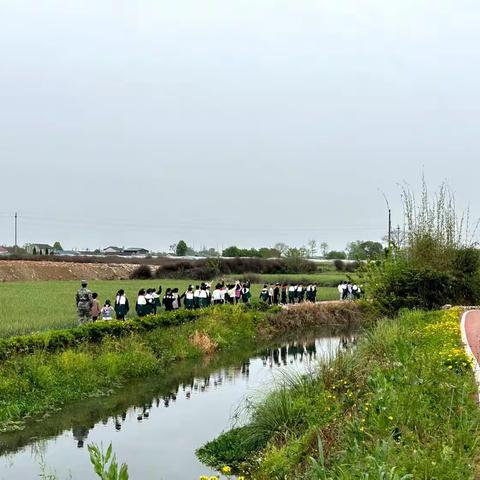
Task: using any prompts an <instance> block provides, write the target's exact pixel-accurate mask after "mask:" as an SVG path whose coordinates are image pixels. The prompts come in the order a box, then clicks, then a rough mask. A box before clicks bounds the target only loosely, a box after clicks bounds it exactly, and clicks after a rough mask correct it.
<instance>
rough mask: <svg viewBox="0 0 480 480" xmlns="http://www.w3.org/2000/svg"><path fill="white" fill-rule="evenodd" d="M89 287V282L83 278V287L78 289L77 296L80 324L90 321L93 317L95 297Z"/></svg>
mask: <svg viewBox="0 0 480 480" xmlns="http://www.w3.org/2000/svg"><path fill="white" fill-rule="evenodd" d="M87 287H88V283H87V282H86V281H85V280H82V282H81V288H80V289H79V290H78V291H77V294H76V296H75V302H76V305H77V314H78V322H79V323H80V325H83V324H84V323H87V322H89V321H90V319H91V309H92V302H93V297H92V292H91V291H90V290H89V289H88V288H87Z"/></svg>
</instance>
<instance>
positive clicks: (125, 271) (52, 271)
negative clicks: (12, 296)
mask: <svg viewBox="0 0 480 480" xmlns="http://www.w3.org/2000/svg"><path fill="white" fill-rule="evenodd" d="M136 267H138V264H133V263H129V264H127V263H125V264H123V263H74V262H50V261H31V260H11V261H10V260H2V261H1V262H0V282H14V281H23V282H28V281H32V280H39V281H42V280H43V281H45V280H81V279H85V280H123V279H127V278H129V277H130V274H131V273H132V272H133V270H134V269H135V268H136Z"/></svg>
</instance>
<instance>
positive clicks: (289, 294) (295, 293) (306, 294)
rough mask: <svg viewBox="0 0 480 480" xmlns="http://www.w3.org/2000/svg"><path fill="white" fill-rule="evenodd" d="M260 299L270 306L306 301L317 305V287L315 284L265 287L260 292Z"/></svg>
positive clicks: (285, 284) (278, 284) (284, 284)
mask: <svg viewBox="0 0 480 480" xmlns="http://www.w3.org/2000/svg"><path fill="white" fill-rule="evenodd" d="M260 299H261V300H263V301H264V302H267V303H268V304H270V305H287V304H294V303H303V302H305V301H307V302H312V303H315V302H316V301H317V286H316V285H315V284H314V283H311V284H309V285H307V286H304V285H303V284H301V283H297V284H291V285H289V284H287V283H283V284H282V285H280V283H276V284H275V285H273V284H272V285H264V286H263V288H262V291H261V292H260Z"/></svg>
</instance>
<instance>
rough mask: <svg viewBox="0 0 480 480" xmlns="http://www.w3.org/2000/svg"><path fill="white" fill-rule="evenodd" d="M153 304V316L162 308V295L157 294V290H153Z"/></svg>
mask: <svg viewBox="0 0 480 480" xmlns="http://www.w3.org/2000/svg"><path fill="white" fill-rule="evenodd" d="M151 295H152V303H153V314H154V315H156V314H157V310H158V309H159V308H160V307H161V303H160V295H159V294H158V293H157V290H156V289H155V288H152V292H151Z"/></svg>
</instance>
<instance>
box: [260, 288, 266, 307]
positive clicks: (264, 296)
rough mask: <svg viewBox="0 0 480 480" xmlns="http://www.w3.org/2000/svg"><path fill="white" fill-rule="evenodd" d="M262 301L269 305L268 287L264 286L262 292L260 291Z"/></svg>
mask: <svg viewBox="0 0 480 480" xmlns="http://www.w3.org/2000/svg"><path fill="white" fill-rule="evenodd" d="M260 300H262V301H263V302H265V303H267V302H268V287H267V285H264V286H263V288H262V290H261V291H260Z"/></svg>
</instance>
